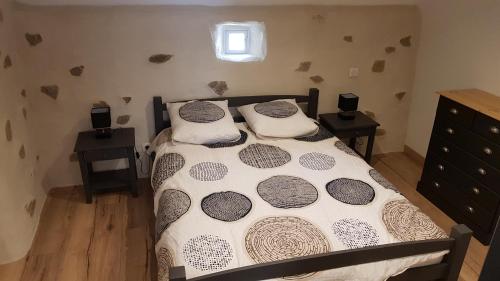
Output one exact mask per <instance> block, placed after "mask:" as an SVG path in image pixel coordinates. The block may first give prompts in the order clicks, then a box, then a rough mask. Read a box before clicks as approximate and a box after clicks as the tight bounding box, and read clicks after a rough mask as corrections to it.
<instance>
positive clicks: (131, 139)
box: [74, 128, 135, 152]
mask: <svg viewBox="0 0 500 281" xmlns="http://www.w3.org/2000/svg"><path fill="white" fill-rule="evenodd" d="M134 146H135V130H134V128H119V129H113V135H112V136H111V138H102V139H98V138H96V137H95V131H86V132H80V133H79V134H78V139H77V141H76V144H75V150H74V151H75V152H81V151H91V150H99V149H113V148H122V147H134Z"/></svg>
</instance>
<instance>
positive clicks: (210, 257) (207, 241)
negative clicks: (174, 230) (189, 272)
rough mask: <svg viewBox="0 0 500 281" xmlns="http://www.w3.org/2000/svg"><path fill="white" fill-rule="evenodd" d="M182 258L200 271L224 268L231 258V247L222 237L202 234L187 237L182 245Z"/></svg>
mask: <svg viewBox="0 0 500 281" xmlns="http://www.w3.org/2000/svg"><path fill="white" fill-rule="evenodd" d="M183 255H184V260H185V261H186V263H187V264H189V265H190V266H192V267H194V268H196V269H198V270H201V271H216V270H221V269H224V268H225V267H227V266H228V265H229V263H231V261H232V259H233V255H234V253H233V248H232V247H231V245H230V244H229V243H228V242H227V241H226V240H225V239H223V238H220V237H219V236H215V235H209V234H202V235H199V236H196V237H194V238H191V239H189V240H188V241H187V242H186V244H184V247H183Z"/></svg>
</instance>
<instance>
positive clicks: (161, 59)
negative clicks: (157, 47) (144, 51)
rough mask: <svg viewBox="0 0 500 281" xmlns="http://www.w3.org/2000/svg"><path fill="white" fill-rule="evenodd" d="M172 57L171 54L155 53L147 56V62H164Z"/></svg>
mask: <svg viewBox="0 0 500 281" xmlns="http://www.w3.org/2000/svg"><path fill="white" fill-rule="evenodd" d="M172 57H173V55H166V54H156V55H152V56H150V57H149V62H152V63H165V62H167V61H169V60H170V59H171V58H172Z"/></svg>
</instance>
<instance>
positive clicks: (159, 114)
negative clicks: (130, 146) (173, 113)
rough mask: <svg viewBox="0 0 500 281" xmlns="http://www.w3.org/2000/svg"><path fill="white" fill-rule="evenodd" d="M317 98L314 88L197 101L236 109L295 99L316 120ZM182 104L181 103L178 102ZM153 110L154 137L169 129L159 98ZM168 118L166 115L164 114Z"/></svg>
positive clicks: (164, 106) (165, 107)
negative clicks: (304, 92)
mask: <svg viewBox="0 0 500 281" xmlns="http://www.w3.org/2000/svg"><path fill="white" fill-rule="evenodd" d="M318 98H319V90H318V89H316V88H311V89H309V94H308V95H263V96H240V97H217V98H208V99H197V100H200V101H218V100H227V101H228V106H229V107H238V106H242V105H247V104H252V103H261V102H268V101H273V100H279V99H295V101H296V102H297V103H307V112H306V114H307V116H308V117H309V118H313V119H316V118H317V115H318ZM178 102H182V101H178ZM153 110H154V119H155V135H158V134H159V133H160V132H161V131H162V130H163V129H165V128H169V127H170V120H169V119H166V120H165V118H164V114H163V112H164V111H167V105H166V104H165V103H164V102H163V101H162V99H161V97H153ZM166 116H167V117H168V114H166ZM234 121H235V122H244V121H245V119H244V118H243V117H235V118H234Z"/></svg>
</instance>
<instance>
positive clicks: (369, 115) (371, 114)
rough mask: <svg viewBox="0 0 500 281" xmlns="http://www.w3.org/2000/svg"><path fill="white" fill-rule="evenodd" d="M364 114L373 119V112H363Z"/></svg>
mask: <svg viewBox="0 0 500 281" xmlns="http://www.w3.org/2000/svg"><path fill="white" fill-rule="evenodd" d="M365 114H366V116H368V117H370V118H371V119H375V112H373V111H369V110H365Z"/></svg>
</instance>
